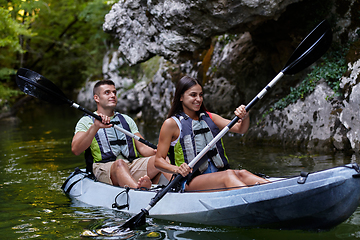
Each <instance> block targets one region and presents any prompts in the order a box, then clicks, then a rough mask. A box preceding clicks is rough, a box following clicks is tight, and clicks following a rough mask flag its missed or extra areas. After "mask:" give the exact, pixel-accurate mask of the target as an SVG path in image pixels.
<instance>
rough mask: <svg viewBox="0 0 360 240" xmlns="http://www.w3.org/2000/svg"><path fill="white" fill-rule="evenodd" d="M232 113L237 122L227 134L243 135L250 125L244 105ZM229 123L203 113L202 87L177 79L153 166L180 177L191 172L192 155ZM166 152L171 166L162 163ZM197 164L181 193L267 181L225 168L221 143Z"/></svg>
mask: <svg viewBox="0 0 360 240" xmlns="http://www.w3.org/2000/svg"><path fill="white" fill-rule="evenodd" d="M234 113H235V115H236V116H238V117H239V119H240V120H239V121H238V123H236V124H235V125H234V126H233V127H232V128H231V129H230V131H232V132H234V133H241V134H244V133H245V132H246V131H247V129H248V128H249V124H250V119H249V115H248V113H247V112H246V110H245V106H244V105H241V106H240V107H238V108H237V109H236V110H235V112H234ZM229 122H230V120H228V119H224V118H223V117H221V116H219V115H217V114H215V113H210V112H207V111H206V108H205V106H204V103H203V91H202V86H201V85H200V83H199V82H198V81H197V80H195V79H193V78H191V77H188V76H185V77H183V78H181V79H180V81H179V82H178V84H177V87H176V91H175V97H174V100H173V103H172V107H171V109H170V112H169V114H168V118H167V119H166V120H165V122H164V123H163V125H162V127H161V130H160V136H159V143H158V148H157V153H156V157H155V167H157V168H158V169H160V170H161V171H164V172H167V173H173V174H181V175H182V176H184V177H185V176H187V175H188V174H189V173H192V169H191V168H190V167H189V166H188V165H187V163H189V162H191V160H192V159H193V158H194V157H195V155H196V154H197V153H199V152H200V151H201V150H202V149H203V148H204V147H205V146H206V145H207V144H208V143H209V142H210V141H211V140H212V139H213V137H214V136H216V134H217V133H218V132H219V129H222V128H224V127H225V126H226V125H227V124H228V123H229ZM169 148H170V151H169ZM168 152H170V156H172V157H171V158H173V159H172V163H173V164H170V163H168V162H167V161H166V160H165V158H166V156H167V154H168ZM200 161H201V163H199V162H200ZM200 161H199V162H198V164H196V165H195V166H194V169H197V170H195V171H194V173H192V174H191V176H190V177H188V178H187V181H186V184H183V186H182V187H183V190H185V191H194V190H208V191H213V190H216V189H226V188H240V187H244V186H248V185H255V184H261V183H266V182H268V180H266V179H263V178H260V177H258V176H256V175H254V174H252V173H250V172H249V171H247V170H231V169H228V168H229V164H228V160H227V157H226V155H225V151H224V149H223V145H222V142H221V141H219V142H218V143H217V144H216V146H214V147H213V148H212V149H211V150H210V151H208V152H207V154H206V155H205V156H204V157H203V158H202V159H201V160H200ZM174 164H175V165H174Z"/></svg>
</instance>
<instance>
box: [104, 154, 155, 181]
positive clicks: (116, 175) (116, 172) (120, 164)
mask: <svg viewBox="0 0 360 240" xmlns="http://www.w3.org/2000/svg"><path fill="white" fill-rule="evenodd" d="M110 178H111V181H112V183H113V185H115V186H122V187H124V186H126V185H127V186H129V187H130V188H141V187H145V188H150V187H151V181H150V178H149V177H148V176H143V177H142V178H139V180H138V181H137V180H135V179H134V178H133V177H132V176H131V174H130V170H129V167H128V164H127V163H125V162H124V161H123V160H122V159H118V160H116V161H115V162H114V163H113V164H112V165H111V169H110Z"/></svg>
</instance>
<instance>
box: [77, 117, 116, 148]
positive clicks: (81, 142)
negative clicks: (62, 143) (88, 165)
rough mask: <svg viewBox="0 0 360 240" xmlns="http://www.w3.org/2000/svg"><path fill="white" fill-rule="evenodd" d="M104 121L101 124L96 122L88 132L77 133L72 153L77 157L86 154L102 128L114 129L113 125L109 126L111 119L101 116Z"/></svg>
mask: <svg viewBox="0 0 360 240" xmlns="http://www.w3.org/2000/svg"><path fill="white" fill-rule="evenodd" d="M99 115H100V116H101V117H102V119H103V121H102V122H100V121H98V120H95V122H94V124H92V125H91V126H90V128H89V129H88V130H87V131H78V132H77V133H75V135H74V137H73V139H72V142H71V151H72V152H73V153H74V154H75V155H80V154H81V153H82V152H84V151H85V150H86V149H87V148H88V147H90V145H91V143H92V141H93V139H94V137H95V135H96V133H97V131H98V130H99V129H100V128H109V127H112V124H108V123H109V122H110V118H109V117H107V116H105V115H102V114H99Z"/></svg>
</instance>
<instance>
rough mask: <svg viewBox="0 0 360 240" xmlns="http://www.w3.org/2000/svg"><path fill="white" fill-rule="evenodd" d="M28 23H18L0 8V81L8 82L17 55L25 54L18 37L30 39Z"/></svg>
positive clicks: (8, 12) (5, 10)
mask: <svg viewBox="0 0 360 240" xmlns="http://www.w3.org/2000/svg"><path fill="white" fill-rule="evenodd" d="M27 27H28V23H26V22H24V23H19V22H17V21H16V20H15V19H13V18H12V17H11V12H10V11H9V10H7V9H4V8H0V50H1V51H0V63H1V64H0V65H1V68H0V80H3V81H4V80H9V79H10V75H12V74H14V72H15V70H14V69H13V68H11V67H12V66H13V64H14V62H15V59H16V56H17V54H22V53H24V52H25V50H24V49H22V46H21V44H20V41H19V36H27V37H31V36H33V34H32V33H31V31H30V30H28V29H27Z"/></svg>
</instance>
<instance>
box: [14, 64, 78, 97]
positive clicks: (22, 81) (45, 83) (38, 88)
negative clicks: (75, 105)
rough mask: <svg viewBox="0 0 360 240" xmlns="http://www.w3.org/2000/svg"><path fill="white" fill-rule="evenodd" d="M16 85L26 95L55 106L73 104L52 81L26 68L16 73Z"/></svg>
mask: <svg viewBox="0 0 360 240" xmlns="http://www.w3.org/2000/svg"><path fill="white" fill-rule="evenodd" d="M16 84H17V85H18V87H19V88H20V90H21V91H23V92H24V93H26V94H28V95H30V96H33V97H36V98H39V99H41V100H44V101H47V102H49V103H53V104H64V103H67V104H72V101H70V100H69V99H67V97H66V96H65V94H64V93H63V92H62V91H61V90H60V89H59V88H58V87H57V86H56V85H55V84H54V83H52V82H51V81H50V80H48V79H46V78H45V77H43V76H41V75H40V74H38V73H36V72H34V71H31V70H29V69H26V68H20V69H19V70H18V71H17V73H16Z"/></svg>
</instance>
